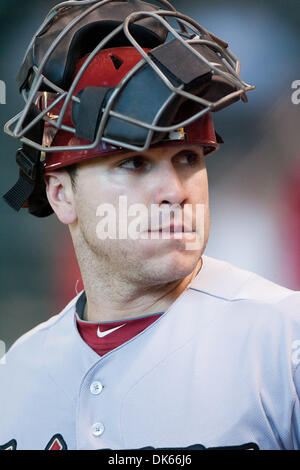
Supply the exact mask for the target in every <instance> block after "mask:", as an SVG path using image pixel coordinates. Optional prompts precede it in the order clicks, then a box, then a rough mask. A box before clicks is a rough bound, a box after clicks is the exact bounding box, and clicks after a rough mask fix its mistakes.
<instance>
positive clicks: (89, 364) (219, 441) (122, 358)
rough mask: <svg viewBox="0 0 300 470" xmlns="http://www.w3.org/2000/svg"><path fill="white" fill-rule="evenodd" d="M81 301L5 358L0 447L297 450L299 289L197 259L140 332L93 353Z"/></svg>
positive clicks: (1, 370)
mask: <svg viewBox="0 0 300 470" xmlns="http://www.w3.org/2000/svg"><path fill="white" fill-rule="evenodd" d="M76 300H77V297H76V298H75V299H73V300H72V301H71V302H70V303H69V305H67V307H66V308H65V309H64V310H63V312H62V313H60V314H59V315H57V316H55V317H53V318H51V319H50V320H49V321H47V322H45V323H43V324H41V325H39V326H38V327H36V328H35V329H33V330H32V331H31V332H29V333H27V334H26V335H24V336H23V337H22V338H20V339H19V340H18V341H17V342H16V343H15V344H14V346H13V347H12V348H11V349H10V351H9V352H8V354H7V357H6V364H5V365H0V387H1V388H0V445H1V446H2V448H11V449H14V448H17V449H45V448H47V449H60V448H68V449H139V448H143V447H153V448H166V447H177V448H185V447H189V446H191V445H195V444H197V445H198V448H210V447H224V446H225V447H227V446H228V447H232V446H243V445H244V444H247V443H252V444H250V447H251V446H252V447H255V446H258V448H259V449H300V405H299V396H300V368H299V363H300V292H295V291H292V290H289V289H286V288H284V287H280V286H278V285H276V284H274V283H272V282H270V281H267V280H265V279H263V278H262V277H260V276H258V275H256V274H254V273H250V272H248V271H244V270H241V269H239V268H236V267H234V266H232V265H230V264H229V263H226V262H223V261H219V260H216V259H213V258H210V257H207V256H203V267H202V269H201V270H200V272H199V273H198V275H197V276H196V277H195V279H194V280H193V281H192V282H191V283H190V284H189V286H188V287H187V288H186V289H185V291H184V292H183V293H182V294H181V295H180V296H179V297H178V298H177V299H176V301H175V302H174V303H173V304H172V305H171V306H170V307H169V309H168V310H167V311H166V312H165V313H164V314H163V315H162V316H160V317H159V318H158V319H157V320H156V321H155V322H154V323H152V324H151V325H150V326H149V327H147V328H146V329H145V330H144V331H142V332H141V333H140V334H138V335H137V336H135V337H134V338H132V339H131V340H129V341H127V342H126V343H124V344H122V345H121V346H119V347H117V348H116V349H114V350H113V351H111V352H109V353H107V354H106V355H104V356H103V357H100V356H99V355H98V354H96V353H95V352H94V351H93V350H92V349H91V348H90V347H89V346H88V345H87V344H86V343H85V342H84V341H83V340H82V338H81V336H80V335H79V333H78V330H77V327H76V321H75V315H74V314H75V304H76Z"/></svg>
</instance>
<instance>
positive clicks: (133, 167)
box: [118, 156, 150, 171]
mask: <svg viewBox="0 0 300 470" xmlns="http://www.w3.org/2000/svg"><path fill="white" fill-rule="evenodd" d="M118 166H119V168H125V169H126V170H130V171H146V170H148V169H149V168H150V162H149V161H148V160H147V159H146V158H145V157H140V156H135V157H131V158H128V159H127V160H124V161H123V162H121V163H119V165H118Z"/></svg>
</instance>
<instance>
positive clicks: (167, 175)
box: [154, 162, 188, 205]
mask: <svg viewBox="0 0 300 470" xmlns="http://www.w3.org/2000/svg"><path fill="white" fill-rule="evenodd" d="M163 163H164V164H162V165H161V167H160V169H159V171H158V176H157V180H156V187H155V196H154V203H155V204H158V205H160V204H182V203H183V202H184V201H185V200H186V199H187V197H188V193H187V190H186V188H185V186H184V182H183V180H182V178H180V175H179V174H178V173H177V171H176V170H175V168H174V167H173V165H172V163H171V162H163Z"/></svg>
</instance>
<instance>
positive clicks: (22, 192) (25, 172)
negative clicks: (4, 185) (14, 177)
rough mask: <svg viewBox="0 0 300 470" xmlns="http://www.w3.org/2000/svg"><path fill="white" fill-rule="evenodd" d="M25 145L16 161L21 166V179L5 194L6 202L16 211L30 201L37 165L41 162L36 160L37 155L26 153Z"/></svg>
mask: <svg viewBox="0 0 300 470" xmlns="http://www.w3.org/2000/svg"><path fill="white" fill-rule="evenodd" d="M24 147H25V146H23V147H22V148H21V149H19V150H18V151H17V153H16V162H17V164H18V165H19V167H20V173H19V179H18V181H17V182H16V184H15V185H14V186H13V187H12V188H11V189H10V190H9V191H8V192H7V193H6V194H5V195H4V196H3V199H4V200H5V202H7V204H8V205H9V206H10V207H12V208H13V209H14V210H16V211H19V210H20V209H21V207H23V206H24V204H25V202H26V201H28V199H29V197H30V196H31V194H32V193H33V191H34V187H35V183H36V175H37V165H38V164H39V162H38V161H37V160H35V155H30V153H26V151H25V149H24ZM32 153H33V152H32ZM35 153H36V152H35ZM38 153H39V152H38Z"/></svg>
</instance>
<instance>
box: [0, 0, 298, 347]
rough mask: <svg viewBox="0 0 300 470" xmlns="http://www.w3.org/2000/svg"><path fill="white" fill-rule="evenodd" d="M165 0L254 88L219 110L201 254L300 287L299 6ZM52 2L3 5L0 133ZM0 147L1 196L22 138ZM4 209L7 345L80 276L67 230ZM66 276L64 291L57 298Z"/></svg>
mask: <svg viewBox="0 0 300 470" xmlns="http://www.w3.org/2000/svg"><path fill="white" fill-rule="evenodd" d="M172 3H173V4H174V6H176V7H177V9H178V10H179V11H182V12H183V13H186V14H188V15H190V16H193V17H194V18H195V19H196V20H198V22H199V23H200V24H202V25H203V26H205V27H206V28H207V29H209V30H210V31H212V32H214V33H216V34H217V35H218V36H220V37H222V38H223V39H225V40H226V41H227V42H229V45H230V48H231V50H232V51H233V52H234V53H235V54H236V55H237V56H238V57H239V58H240V59H241V61H242V71H241V75H242V77H243V78H244V79H245V80H246V81H247V82H248V83H251V84H255V85H256V87H257V89H256V91H255V92H251V93H249V103H248V104H247V105H245V104H243V103H242V102H239V103H237V104H235V105H234V106H233V107H230V108H229V109H226V110H224V111H223V112H221V113H218V114H216V115H215V123H216V128H217V131H218V132H219V133H220V134H221V135H222V136H223V138H224V140H225V145H224V146H223V147H222V149H221V150H220V151H219V152H218V153H217V154H215V155H214V156H212V157H211V158H208V160H207V165H208V174H209V181H210V204H211V236H210V240H209V243H208V246H207V251H206V254H208V255H210V256H214V257H217V258H221V259H225V260H228V261H230V262H232V263H233V264H235V265H237V266H240V267H242V268H245V269H249V270H252V271H256V272H257V273H258V274H261V275H262V276H264V277H266V278H268V279H271V280H272V281H274V282H277V283H279V284H282V285H285V286H287V287H289V288H292V289H296V290H300V269H299V264H300V248H299V245H300V241H299V232H297V230H299V218H300V216H299V212H300V201H299V199H300V196H299V199H298V193H297V187H300V166H299V164H300V145H299V144H300V137H299V135H300V125H299V124H300V105H298V106H297V105H294V104H292V101H291V94H292V89H291V84H292V82H293V81H294V80H300V55H299V46H300V1H299V0H284V1H283V0H263V1H261V0H249V1H248V0H244V1H243V2H237V1H230V0H227V1H224V0H209V1H204V0H203V1H201V0H197V1H196V0H195V1H192V0H185V1H179V0H176V1H175V0H174V1H173V2H172ZM54 5H55V2H53V1H48V0H43V1H38V0H27V1H26V2H21V1H20V0H0V22H1V28H0V45H1V46H0V80H3V81H4V82H5V83H6V87H7V89H6V93H7V96H6V104H2V105H0V125H1V126H2V128H3V125H4V123H5V122H6V121H7V120H8V119H9V118H11V117H12V116H13V115H15V114H17V112H19V111H20V110H21V108H22V105H23V101H22V99H21V97H20V96H19V94H18V92H17V86H16V82H15V76H16V74H17V71H18V67H19V65H20V63H21V60H22V58H23V55H24V53H25V49H26V47H27V45H28V43H29V41H30V39H31V37H32V35H33V33H34V32H35V30H36V29H37V28H38V26H39V25H40V23H41V21H42V19H43V18H44V17H45V15H46V13H47V12H48V10H49V9H50V7H52V6H54ZM0 148H1V172H0V189H1V194H4V193H5V192H6V191H7V190H8V189H9V188H10V187H11V186H12V185H13V184H14V183H15V181H16V177H17V168H16V164H15V151H16V149H17V148H18V143H17V142H16V141H14V140H13V139H11V138H9V137H8V136H6V135H4V133H1V134H0ZM0 211H1V235H0V237H1V240H0V251H1V273H0V276H1V278H0V340H3V341H5V342H6V345H7V347H9V346H10V345H11V344H12V342H13V341H14V340H15V339H16V338H18V337H19V336H20V335H21V334H22V333H24V332H25V331H27V330H29V329H30V328H32V327H33V326H35V325H36V324H38V323H40V322H41V321H44V320H46V319H48V318H49V317H50V316H51V315H53V314H55V313H58V312H59V311H60V310H61V309H62V308H63V306H64V305H65V303H66V302H67V301H68V300H70V299H71V297H72V296H74V295H75V283H74V280H73V278H72V277H71V278H70V273H68V272H67V270H66V268H65V266H66V262H67V261H66V254H65V250H64V247H66V246H67V244H68V243H70V238H69V234H68V229H67V228H66V227H63V226H62V225H61V224H60V223H59V222H58V221H57V220H56V218H55V216H51V217H49V218H46V219H40V220H39V219H37V218H34V217H32V216H30V215H29V214H28V213H27V211H26V210H22V211H20V213H15V212H14V211H13V210H11V209H10V208H9V207H8V206H6V204H5V203H4V202H3V201H2V200H1V201H0ZM297 234H298V235H297ZM70 282H71V285H70ZM64 283H66V285H68V289H66V291H67V292H66V293H63V294H62V292H61V290H62V289H61V286H62V285H63V284H64Z"/></svg>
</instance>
